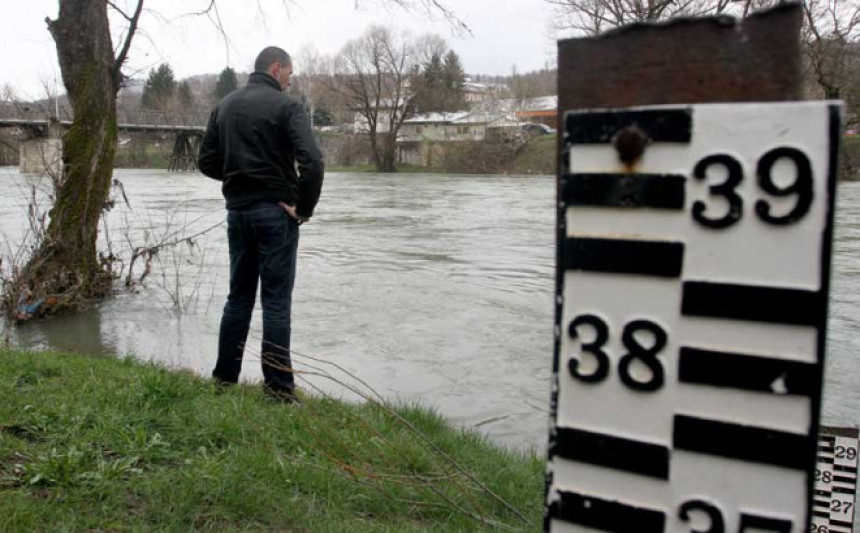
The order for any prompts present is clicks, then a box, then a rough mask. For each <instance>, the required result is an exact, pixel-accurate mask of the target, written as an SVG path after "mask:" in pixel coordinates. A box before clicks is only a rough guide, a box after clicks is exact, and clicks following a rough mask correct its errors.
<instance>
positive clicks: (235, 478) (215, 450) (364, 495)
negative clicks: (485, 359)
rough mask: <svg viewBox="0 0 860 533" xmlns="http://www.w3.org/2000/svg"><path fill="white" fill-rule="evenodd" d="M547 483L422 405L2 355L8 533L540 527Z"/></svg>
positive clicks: (110, 362)
mask: <svg viewBox="0 0 860 533" xmlns="http://www.w3.org/2000/svg"><path fill="white" fill-rule="evenodd" d="M400 417H402V418H400ZM413 428H414V429H413ZM425 437H426V439H428V440H429V441H431V442H432V443H433V444H432V445H430V444H427V443H426V442H425V440H424V439H425ZM542 472H543V459H542V458H541V457H534V456H525V455H521V454H517V453H511V452H508V451H505V450H501V449H499V448H497V447H495V446H493V445H491V444H490V443H488V442H487V441H486V440H485V439H484V438H482V437H480V436H477V435H475V434H473V433H465V432H463V431H460V430H456V429H453V428H452V427H451V426H450V425H449V424H447V423H446V422H445V421H444V420H442V419H441V418H440V417H438V416H436V415H434V414H432V413H430V412H429V411H427V410H424V409H419V408H409V407H403V408H397V409H396V413H395V412H389V411H387V410H386V409H385V408H383V407H381V406H378V405H372V404H364V405H360V406H359V405H353V404H345V403H341V402H338V401H335V400H331V399H315V398H311V399H308V400H307V401H306V402H305V404H304V405H303V406H301V407H295V406H284V405H280V404H275V403H272V402H271V401H270V400H268V399H267V398H265V397H264V396H263V395H262V394H261V392H260V390H259V388H258V387H256V386H240V387H234V388H231V389H228V390H226V391H223V392H220V391H219V390H217V389H216V388H215V387H214V386H213V385H212V384H211V383H209V382H208V381H206V380H203V379H200V378H198V377H194V376H192V375H190V374H188V373H186V372H176V371H170V370H167V369H164V368H161V367H158V366H155V365H149V364H142V363H139V362H135V361H133V360H130V359H126V360H116V359H108V358H91V357H85V356H80V355H68V354H51V353H32V354H31V353H23V352H16V351H0V530H2V531H27V532H29V531H189V530H192V529H193V530H201V531H222V530H231V531H295V532H299V531H301V532H304V531H308V532H316V531H319V532H341V531H359V532H361V531H374V532H376V531H379V532H382V531H392V532H403V531H438V532H442V531H484V530H487V531H495V530H502V529H500V528H499V527H498V526H494V525H492V524H490V523H489V522H490V521H493V522H495V523H498V524H506V525H509V526H513V527H514V529H516V530H522V531H537V530H539V528H540V525H539V523H540V520H541V514H542V503H541V500H542V496H543V473H542ZM473 478H474V479H473ZM476 480H477V481H479V482H476ZM501 500H504V501H505V503H503V502H502V501H501ZM508 505H510V506H511V507H512V508H514V509H516V511H513V510H512V509H511V508H509V507H508ZM518 514H521V515H522V516H523V517H524V518H525V519H526V521H527V523H526V522H524V521H523V520H522V519H521V518H520V517H518V516H517V515H518ZM482 518H483V520H484V521H485V522H484V523H482V522H481V519H482Z"/></svg>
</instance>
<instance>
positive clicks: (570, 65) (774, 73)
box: [558, 3, 803, 110]
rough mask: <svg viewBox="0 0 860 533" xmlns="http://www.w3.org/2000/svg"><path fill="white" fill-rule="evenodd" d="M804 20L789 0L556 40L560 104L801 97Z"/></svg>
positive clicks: (567, 107) (590, 105)
mask: <svg viewBox="0 0 860 533" xmlns="http://www.w3.org/2000/svg"><path fill="white" fill-rule="evenodd" d="M802 18H803V12H802V8H801V7H800V5H799V4H795V3H791V4H784V5H780V6H778V7H776V8H774V9H771V10H768V11H764V12H761V13H757V14H754V15H752V16H750V17H748V18H746V19H734V18H732V17H728V16H715V17H708V18H696V19H689V18H681V19H675V20H671V21H669V22H664V23H640V24H634V25H631V26H627V27H624V28H621V29H618V30H615V31H612V32H608V33H605V34H603V35H599V36H596V37H588V38H575V39H567V40H563V41H559V44H558V47H559V75H558V84H559V85H558V89H559V90H558V95H559V109H560V110H570V109H585V108H609V107H628V106H641V105H658V104H684V103H703V102H749V101H782V100H800V99H801V98H802V84H801V63H800V40H799V37H798V36H799V33H800V26H801V23H802ZM690 43H695V45H694V46H691V45H690Z"/></svg>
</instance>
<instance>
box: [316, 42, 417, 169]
mask: <svg viewBox="0 0 860 533" xmlns="http://www.w3.org/2000/svg"><path fill="white" fill-rule="evenodd" d="M414 61H415V54H414V42H413V41H410V40H409V39H408V38H407V37H397V36H395V35H394V33H393V32H392V31H391V30H390V29H388V28H385V27H382V26H371V27H370V28H369V29H368V30H367V31H366V32H365V33H364V34H363V35H362V36H361V37H359V38H357V39H354V40H352V41H349V42H348V43H347V44H346V45H345V46H344V47H343V49H342V50H341V51H340V53H339V54H338V56H337V57H336V58H335V61H334V72H333V75H332V78H331V79H332V82H333V87H334V88H335V90H337V91H338V92H340V93H341V94H342V95H343V97H344V99H345V101H346V102H347V103H348V104H349V105H350V107H351V108H352V109H353V110H354V111H355V112H356V113H357V114H358V116H360V117H361V121H360V122H361V123H362V128H363V129H366V131H367V133H368V135H369V137H370V147H371V151H372V153H373V161H374V164H375V165H376V169H377V170H378V171H379V172H396V170H397V169H396V160H397V133H398V132H399V131H400V127H401V126H402V125H403V121H404V120H406V119H407V118H408V117H409V116H410V115H411V114H412V112H413V111H412V109H413V106H412V100H413V96H412V94H411V92H410V89H409V78H410V74H411V72H412V66H413V64H414Z"/></svg>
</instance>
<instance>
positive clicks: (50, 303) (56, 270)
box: [13, 0, 118, 320]
mask: <svg viewBox="0 0 860 533" xmlns="http://www.w3.org/2000/svg"><path fill="white" fill-rule="evenodd" d="M47 23H48V29H49V30H50V32H51V35H52V36H53V38H54V41H55V42H56V44H57V55H58V57H59V62H60V71H61V73H62V76H63V82H64V83H65V86H66V90H67V91H68V95H69V101H70V103H71V105H72V108H73V110H74V122H73V124H72V126H71V128H70V129H69V130H68V132H67V133H66V134H65V136H64V138H63V171H62V178H61V179H60V181H59V183H60V186H59V188H58V190H57V191H56V195H57V196H56V200H55V203H54V207H53V208H52V209H51V212H50V216H51V222H50V225H49V226H48V230H47V235H46V238H45V240H44V241H43V242H42V244H41V246H40V247H39V249H38V250H36V252H35V253H34V255H33V257H32V258H31V259H30V261H29V263H28V264H27V266H26V267H25V268H24V270H23V275H22V276H21V278H20V280H19V281H20V283H18V284H17V285H18V287H16V292H17V293H18V294H17V295H13V296H17V299H18V302H17V303H16V308H15V309H13V312H14V314H15V315H16V318H18V319H19V320H20V319H27V318H31V317H32V316H43V315H46V314H51V313H54V312H57V311H60V310H63V309H68V308H74V307H77V306H79V305H81V304H82V303H85V302H87V301H90V300H94V299H98V298H100V297H103V296H105V295H106V294H107V293H108V291H109V290H110V285H111V279H110V277H109V276H108V275H107V274H106V273H105V271H104V270H103V268H102V266H101V265H100V264H99V260H98V256H97V252H96V240H97V238H98V224H99V219H100V217H101V214H102V209H103V207H104V205H105V202H106V201H107V198H108V193H109V190H110V183H111V176H112V173H113V161H114V156H115V154H116V136H117V121H116V93H117V89H118V88H117V78H118V76H117V65H116V60H115V58H114V52H113V44H112V42H111V35H110V28H109V25H108V15H107V4H106V2H104V1H103V0H60V14H59V17H58V18H57V20H54V21H51V20H47ZM21 302H27V303H28V304H29V309H28V310H26V311H23V310H22V306H21Z"/></svg>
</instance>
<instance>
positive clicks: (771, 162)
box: [693, 147, 813, 229]
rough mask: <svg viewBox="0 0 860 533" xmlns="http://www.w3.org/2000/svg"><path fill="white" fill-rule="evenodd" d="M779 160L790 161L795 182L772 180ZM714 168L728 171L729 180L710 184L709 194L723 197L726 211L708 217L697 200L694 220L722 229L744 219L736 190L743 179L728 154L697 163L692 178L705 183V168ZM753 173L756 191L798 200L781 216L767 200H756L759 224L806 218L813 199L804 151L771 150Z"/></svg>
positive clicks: (737, 166) (809, 170) (739, 167)
mask: <svg viewBox="0 0 860 533" xmlns="http://www.w3.org/2000/svg"><path fill="white" fill-rule="evenodd" d="M781 159H785V160H788V161H790V162H791V163H792V164H793V166H794V168H795V169H796V171H797V175H796V177H795V178H794V181H793V182H792V183H790V184H787V185H785V186H780V185H778V184H777V183H776V182H775V181H774V179H773V167H774V166H775V165H776V163H777V161H779V160H781ZM714 166H721V167H724V168H725V169H726V170H727V171H728V177H727V178H726V180H725V181H723V182H722V183H720V184H717V185H711V186H710V187H709V188H708V191H709V192H710V194H711V196H718V197H722V198H723V199H724V200H725V201H726V202H728V204H729V209H728V211H727V212H726V214H725V215H723V216H721V217H711V216H709V215H708V214H707V211H708V206H707V204H706V203H705V202H703V201H701V200H697V201H696V202H694V203H693V219H694V220H695V221H696V222H698V223H699V224H701V225H703V226H705V227H708V228H714V229H724V228H728V227H729V226H732V225H734V224H736V223H737V222H739V221H740V220H741V217H742V216H743V198H741V196H740V195H739V194H738V193H737V188H738V186H739V185H740V184H741V182H742V181H743V179H744V173H743V167H742V166H741V163H740V162H739V161H738V160H737V159H735V158H734V157H732V156H730V155H728V154H717V155H711V156H708V157H706V158H704V159H702V160H700V161H699V162H698V163H696V166H695V168H694V169H693V177H695V178H696V179H697V180H705V179H706V178H707V174H708V169H710V168H711V167H714ZM756 174H757V176H758V186H759V188H761V190H762V191H764V192H765V193H767V194H768V195H770V196H774V197H783V196H792V195H795V196H796V197H797V200H795V204H794V207H793V208H792V209H791V210H790V211H789V212H788V213H786V214H784V215H782V216H776V215H774V214H773V213H772V211H771V205H770V203H768V202H767V201H766V200H759V201H757V202H756V203H755V212H756V214H757V215H758V217H759V218H760V219H761V220H762V221H764V222H767V223H768V224H774V225H777V226H784V225H787V224H793V223H795V222H798V221H799V220H801V219H802V218H803V217H804V216H806V214H807V213H808V212H809V208H810V206H811V205H812V197H813V192H812V164H811V163H810V162H809V158H808V157H806V155H805V154H804V153H803V152H801V151H800V150H797V149H796V148H789V147H780V148H774V149H773V150H771V151H769V152H767V153H766V154H764V156H762V158H761V159H759V161H758V165H757V167H756Z"/></svg>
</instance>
